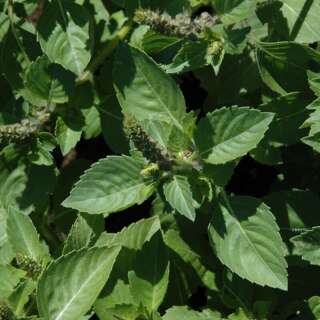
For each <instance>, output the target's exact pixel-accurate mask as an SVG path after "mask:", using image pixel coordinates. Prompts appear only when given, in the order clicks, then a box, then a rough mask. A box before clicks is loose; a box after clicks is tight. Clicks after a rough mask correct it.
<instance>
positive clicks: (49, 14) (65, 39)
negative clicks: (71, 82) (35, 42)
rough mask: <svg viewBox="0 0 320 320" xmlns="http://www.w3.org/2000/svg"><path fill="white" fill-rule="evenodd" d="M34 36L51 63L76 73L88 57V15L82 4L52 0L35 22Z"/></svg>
mask: <svg viewBox="0 0 320 320" xmlns="http://www.w3.org/2000/svg"><path fill="white" fill-rule="evenodd" d="M37 30H38V39H39V42H40V45H41V48H42V50H43V51H44V53H45V54H46V55H47V56H48V57H49V59H50V60H51V61H52V62H55V63H58V64H61V65H62V66H63V67H64V68H65V69H67V70H70V71H72V72H74V73H75V74H76V75H78V76H79V75H80V74H81V73H82V72H83V70H84V69H85V68H86V66H87V65H88V63H89V61H90V58H91V49H92V45H93V41H92V39H93V37H92V34H91V18H90V16H89V14H88V12H87V11H86V9H85V8H84V7H83V6H80V5H78V4H75V3H74V2H73V1H70V0H63V1H62V0H53V1H51V3H50V4H49V6H48V7H46V10H45V11H44V13H43V15H42V16H41V18H40V20H39V22H38V24H37Z"/></svg>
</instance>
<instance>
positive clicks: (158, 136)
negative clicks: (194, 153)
mask: <svg viewBox="0 0 320 320" xmlns="http://www.w3.org/2000/svg"><path fill="white" fill-rule="evenodd" d="M113 78H114V85H115V89H116V92H117V97H118V100H119V103H120V105H121V107H122V110H123V112H124V113H127V114H130V115H133V116H134V117H135V118H136V119H137V120H138V121H141V125H143V126H144V129H145V130H146V131H147V132H149V131H150V128H152V129H155V128H157V127H159V129H158V130H156V131H155V132H153V135H152V137H153V138H154V139H155V140H156V141H158V142H159V143H160V144H162V145H164V146H166V145H167V143H168V141H167V140H168V137H169V135H170V133H171V132H172V131H173V130H176V131H178V132H179V133H180V134H182V135H185V133H184V121H183V120H184V118H185V116H186V106H185V101H184V97H183V95H182V93H181V91H180V89H179V87H178V85H177V84H176V83H175V82H174V81H173V79H171V78H170V76H169V75H167V74H166V73H165V72H164V71H163V70H162V69H161V68H160V67H159V66H158V65H157V64H156V63H155V62H154V61H153V60H152V59H151V58H149V57H148V56H147V55H146V54H145V53H143V52H142V51H140V50H138V49H136V48H133V47H130V46H127V45H126V46H125V45H123V46H121V48H120V49H119V50H118V53H117V56H116V61H115V63H114V70H113ZM164 131H165V134H164Z"/></svg>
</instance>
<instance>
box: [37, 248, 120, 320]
mask: <svg viewBox="0 0 320 320" xmlns="http://www.w3.org/2000/svg"><path fill="white" fill-rule="evenodd" d="M119 251H120V249H119V247H113V248H92V249H83V250H81V251H76V252H72V253H70V254H68V255H66V256H62V257H61V258H59V259H58V260H56V261H54V262H53V263H51V264H50V265H49V267H48V269H47V270H46V271H45V272H44V273H43V274H42V276H41V278H40V280H39V284H38V290H37V303H38V309H39V313H40V316H42V317H44V318H45V319H48V320H76V319H79V318H80V317H81V316H83V315H85V313H86V312H87V311H89V309H90V307H91V306H92V304H93V303H94V301H95V300H96V298H97V297H98V295H99V293H100V291H101V290H102V288H103V287H104V285H105V283H106V281H107V279H108V277H109V275H110V272H111V270H112V267H113V264H114V262H115V260H116V258H117V256H118V254H119Z"/></svg>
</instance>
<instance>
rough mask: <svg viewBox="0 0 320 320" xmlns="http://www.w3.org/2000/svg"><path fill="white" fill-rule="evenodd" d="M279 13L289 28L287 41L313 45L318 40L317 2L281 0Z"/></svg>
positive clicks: (319, 33)
mask: <svg viewBox="0 0 320 320" xmlns="http://www.w3.org/2000/svg"><path fill="white" fill-rule="evenodd" d="M282 3H283V5H282V7H281V12H282V13H283V16H284V17H285V19H286V21H287V25H288V28H289V40H291V41H295V42H299V43H313V42H317V41H319V40H320V31H319V29H318V24H319V19H318V18H319V16H318V12H320V2H319V1H317V0H316V1H301V0H282Z"/></svg>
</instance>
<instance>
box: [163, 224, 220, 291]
mask: <svg viewBox="0 0 320 320" xmlns="http://www.w3.org/2000/svg"><path fill="white" fill-rule="evenodd" d="M164 241H165V243H166V245H167V246H168V248H170V249H171V250H172V252H174V253H175V254H176V255H178V256H179V257H180V258H181V259H182V261H183V262H184V265H185V266H186V267H187V268H189V267H191V268H192V269H193V270H194V272H195V273H196V275H197V276H198V277H199V278H200V279H201V282H202V284H204V285H205V286H206V287H208V288H209V289H211V290H216V289H217V287H216V283H215V275H214V273H213V272H212V271H211V270H209V268H208V267H207V266H206V265H205V264H204V262H203V261H202V258H201V256H200V255H199V254H198V253H196V252H195V251H194V250H193V249H192V247H190V246H189V245H188V243H186V242H185V241H184V240H183V239H182V237H181V236H180V234H179V233H178V232H177V231H175V230H168V231H167V232H166V233H165V236H164ZM173 257H174V255H173ZM177 264H178V262H177V261H175V265H177ZM187 270H188V271H186V272H187V273H188V274H187V276H189V275H190V272H189V269H187ZM175 276H176V275H175ZM192 280H193V279H192ZM174 294H176V293H174ZM182 294H185V293H184V292H182Z"/></svg>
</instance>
